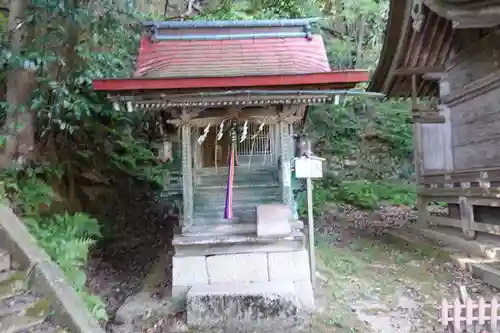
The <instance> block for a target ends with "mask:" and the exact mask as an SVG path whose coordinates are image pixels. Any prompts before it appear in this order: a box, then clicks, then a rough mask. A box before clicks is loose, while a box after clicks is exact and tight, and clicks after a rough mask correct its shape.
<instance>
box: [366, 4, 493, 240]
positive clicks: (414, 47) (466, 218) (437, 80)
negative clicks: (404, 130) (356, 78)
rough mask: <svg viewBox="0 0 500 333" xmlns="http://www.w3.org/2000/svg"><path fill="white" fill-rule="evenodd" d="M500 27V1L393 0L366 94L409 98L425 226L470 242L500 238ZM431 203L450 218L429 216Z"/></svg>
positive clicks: (423, 223)
mask: <svg viewBox="0 0 500 333" xmlns="http://www.w3.org/2000/svg"><path fill="white" fill-rule="evenodd" d="M499 25H500V4H499V3H498V1H490V0H483V1H467V0H466V1H462V0H445V1H438V0H404V1H397V0H392V1H391V5H390V14H389V21H388V26H387V31H386V37H385V44H384V47H383V51H382V55H381V58H380V62H379V64H378V67H377V69H376V72H375V73H374V76H373V79H372V81H371V84H370V87H369V90H371V91H377V92H383V93H385V94H387V95H388V96H389V97H397V96H406V97H409V96H412V99H413V106H412V119H413V121H414V124H415V125H414V138H415V140H414V142H415V152H416V154H415V155H416V167H417V170H416V171H417V172H416V173H417V181H418V186H419V187H418V195H419V202H418V205H419V210H420V214H419V216H420V223H422V225H423V226H426V225H427V224H428V223H431V224H433V225H440V226H449V227H455V228H458V229H461V230H462V231H463V234H464V236H465V237H466V238H468V239H471V238H472V239H473V238H475V236H476V232H478V231H481V232H489V233H493V234H497V235H500V217H499V216H500V215H499V213H500V211H499V210H498V209H499V208H498V206H499V204H500V192H499V191H500V188H499V186H498V185H499V184H500V183H499V182H500V147H499V146H498V144H499V142H500V141H499V138H500V60H499V59H500V58H499V55H500V31H499V30H498V26H499ZM419 99H420V101H422V100H424V99H430V100H431V102H425V103H424V102H420V103H419V102H418V101H419ZM430 201H437V202H444V203H448V207H449V213H448V216H432V215H429V213H428V211H427V203H428V202H430Z"/></svg>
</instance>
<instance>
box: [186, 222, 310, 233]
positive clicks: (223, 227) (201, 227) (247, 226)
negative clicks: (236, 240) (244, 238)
mask: <svg viewBox="0 0 500 333" xmlns="http://www.w3.org/2000/svg"><path fill="white" fill-rule="evenodd" d="M224 221H225V220H224ZM290 225H291V227H292V229H296V230H302V229H303V228H304V223H302V221H300V220H298V221H294V222H291V223H290ZM182 234H183V235H184V236H230V235H251V236H255V235H256V234H257V224H256V223H255V222H252V223H227V222H225V223H224V222H222V223H221V221H220V220H215V219H214V220H212V221H210V222H209V223H206V224H194V225H191V226H189V227H186V228H184V229H183V230H182Z"/></svg>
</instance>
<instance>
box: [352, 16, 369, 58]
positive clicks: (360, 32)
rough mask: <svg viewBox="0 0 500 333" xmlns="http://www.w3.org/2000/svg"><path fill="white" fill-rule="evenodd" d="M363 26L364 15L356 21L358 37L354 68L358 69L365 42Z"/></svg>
mask: <svg viewBox="0 0 500 333" xmlns="http://www.w3.org/2000/svg"><path fill="white" fill-rule="evenodd" d="M365 25H366V14H361V17H360V18H359V21H358V36H357V38H356V39H357V43H356V59H355V66H354V67H355V68H359V66H360V65H361V64H362V62H361V60H362V59H363V44H364V42H365Z"/></svg>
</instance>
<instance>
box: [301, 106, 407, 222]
mask: <svg viewBox="0 0 500 333" xmlns="http://www.w3.org/2000/svg"><path fill="white" fill-rule="evenodd" d="M408 114H409V105H408V102H407V101H404V100H395V101H382V102H380V101H375V100H369V99H362V98H351V99H346V100H345V101H344V102H343V103H341V104H340V105H322V106H315V107H311V108H310V111H309V114H308V117H309V118H308V131H309V132H310V133H311V135H312V136H313V137H315V138H316V139H317V140H318V141H317V147H316V150H317V152H318V154H319V155H321V156H322V157H324V158H326V159H327V162H326V163H327V165H326V166H325V171H326V175H325V177H324V179H322V180H318V181H316V182H315V187H314V202H315V211H316V214H319V215H322V214H323V213H325V212H324V211H325V209H327V207H328V203H329V202H337V203H348V204H351V205H353V206H357V207H359V208H362V209H375V208H377V207H378V206H379V205H380V204H381V203H389V204H395V205H406V206H410V207H413V206H414V205H415V200H416V188H415V185H414V184H413V177H414V170H413V162H412V158H413V142H412V129H411V125H409V123H408ZM367 137H368V138H367ZM303 200H304V198H303V196H302V197H301V201H302V202H300V206H301V207H304V204H305V202H303ZM302 209H303V208H302ZM326 213H327V212H326Z"/></svg>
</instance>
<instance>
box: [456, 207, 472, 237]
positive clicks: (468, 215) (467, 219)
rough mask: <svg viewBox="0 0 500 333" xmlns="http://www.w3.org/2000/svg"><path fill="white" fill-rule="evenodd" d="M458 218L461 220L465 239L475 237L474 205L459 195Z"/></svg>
mask: <svg viewBox="0 0 500 333" xmlns="http://www.w3.org/2000/svg"><path fill="white" fill-rule="evenodd" d="M458 200H459V203H460V219H461V220H462V231H463V233H464V237H465V239H468V240H474V239H476V230H475V229H474V223H475V222H474V207H473V206H472V204H471V203H470V202H469V200H468V199H467V197H459V198H458Z"/></svg>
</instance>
